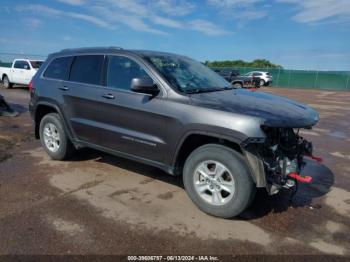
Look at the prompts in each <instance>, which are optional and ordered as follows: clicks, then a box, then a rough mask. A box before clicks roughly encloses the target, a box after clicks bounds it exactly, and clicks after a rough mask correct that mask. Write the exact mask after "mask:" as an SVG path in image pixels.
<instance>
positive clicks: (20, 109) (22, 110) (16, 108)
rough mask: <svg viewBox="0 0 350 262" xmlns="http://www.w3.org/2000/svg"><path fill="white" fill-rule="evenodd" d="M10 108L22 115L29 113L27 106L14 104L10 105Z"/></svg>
mask: <svg viewBox="0 0 350 262" xmlns="http://www.w3.org/2000/svg"><path fill="white" fill-rule="evenodd" d="M9 106H10V107H11V109H12V110H14V111H16V112H18V113H20V114H22V113H26V112H28V111H29V109H28V107H27V106H23V105H20V104H14V103H9Z"/></svg>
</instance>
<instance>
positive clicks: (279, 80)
mask: <svg viewBox="0 0 350 262" xmlns="http://www.w3.org/2000/svg"><path fill="white" fill-rule="evenodd" d="M46 57H47V56H46V55H42V54H25V53H6V52H0V66H5V67H10V66H11V65H12V61H13V60H14V59H20V58H25V59H33V60H45V59H46ZM224 68H225V69H235V70H239V72H240V74H241V75H244V74H246V73H249V72H251V71H264V72H269V73H270V74H271V75H272V77H273V84H272V85H273V86H277V87H282V88H283V87H286V88H309V89H329V90H346V91H350V71H316V70H315V71H312V70H289V69H280V68H277V69H276V68H252V67H230V68H228V67H221V68H213V69H224Z"/></svg>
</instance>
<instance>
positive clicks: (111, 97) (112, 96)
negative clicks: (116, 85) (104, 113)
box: [102, 94, 114, 99]
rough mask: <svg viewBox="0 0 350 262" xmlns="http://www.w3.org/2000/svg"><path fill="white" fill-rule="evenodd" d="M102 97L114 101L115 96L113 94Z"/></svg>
mask: <svg viewBox="0 0 350 262" xmlns="http://www.w3.org/2000/svg"><path fill="white" fill-rule="evenodd" d="M102 97H104V98H107V99H114V95H112V94H104V95H102Z"/></svg>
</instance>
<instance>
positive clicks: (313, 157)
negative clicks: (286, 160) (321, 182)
mask: <svg viewBox="0 0 350 262" xmlns="http://www.w3.org/2000/svg"><path fill="white" fill-rule="evenodd" d="M308 157H310V158H311V159H312V160H315V161H316V162H317V163H322V158H321V157H318V156H314V155H310V156H308Z"/></svg>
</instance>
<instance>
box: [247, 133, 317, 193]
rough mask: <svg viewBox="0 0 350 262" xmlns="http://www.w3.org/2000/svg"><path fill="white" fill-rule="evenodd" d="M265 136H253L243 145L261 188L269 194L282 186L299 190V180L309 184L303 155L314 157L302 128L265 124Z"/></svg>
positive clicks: (309, 178) (256, 181) (309, 180)
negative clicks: (304, 169)
mask: <svg viewBox="0 0 350 262" xmlns="http://www.w3.org/2000/svg"><path fill="white" fill-rule="evenodd" d="M261 128H262V130H263V131H264V133H265V135H266V137H265V138H250V139H248V140H247V141H245V142H244V144H243V148H244V150H245V154H246V157H247V160H248V162H249V164H250V167H251V169H252V170H251V171H252V173H253V174H254V179H255V183H256V184H257V186H258V187H266V189H267V191H268V193H269V194H271V195H272V194H276V193H277V192H279V190H280V189H281V188H288V189H292V190H296V188H297V183H298V182H302V183H310V182H311V180H312V178H311V177H309V176H301V175H300V173H301V171H302V169H303V167H304V166H305V161H304V157H310V158H313V159H314V160H317V161H320V159H318V158H316V157H314V156H313V154H312V151H313V146H312V143H311V142H309V141H307V140H305V139H304V138H303V137H301V136H300V135H299V129H293V128H276V127H267V126H262V127H261Z"/></svg>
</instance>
